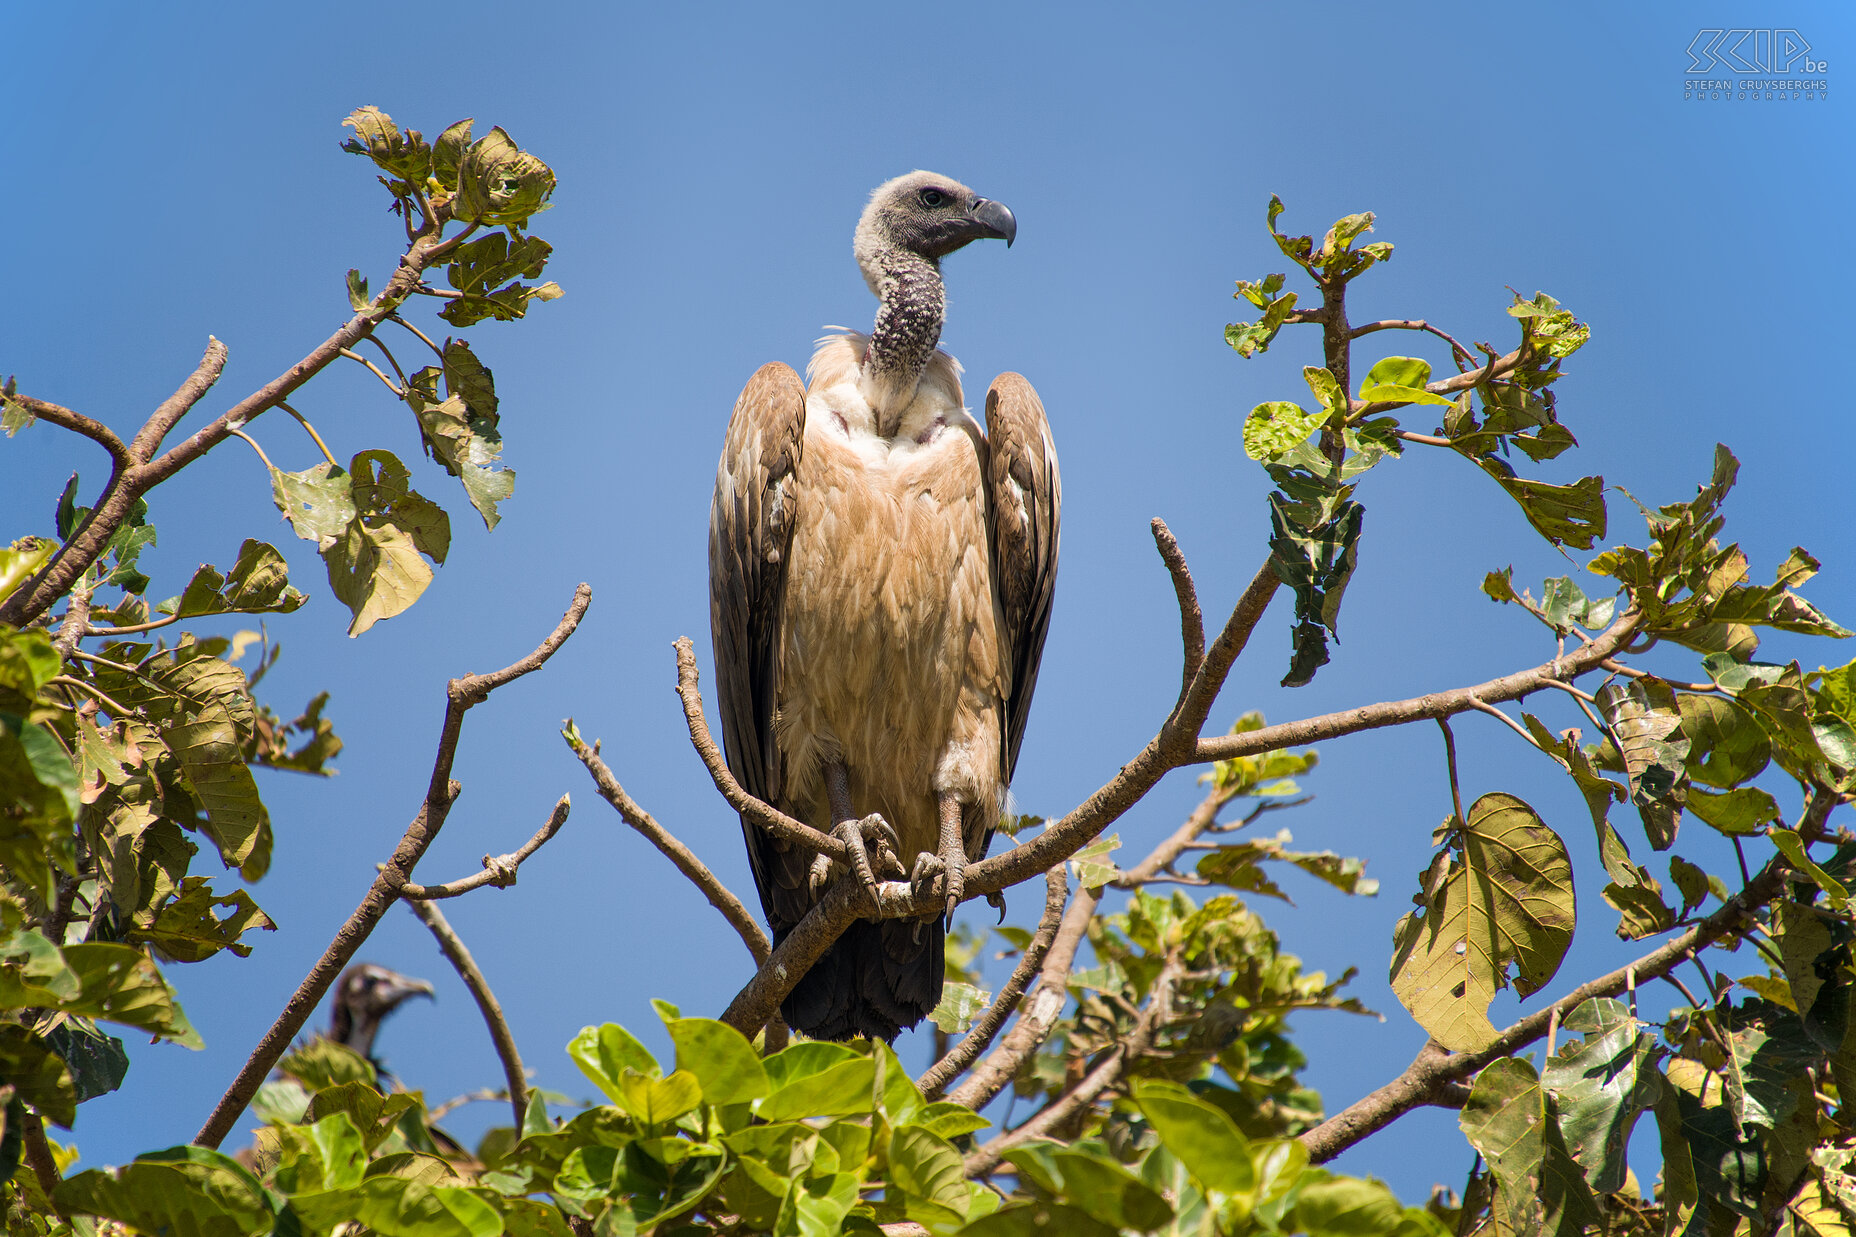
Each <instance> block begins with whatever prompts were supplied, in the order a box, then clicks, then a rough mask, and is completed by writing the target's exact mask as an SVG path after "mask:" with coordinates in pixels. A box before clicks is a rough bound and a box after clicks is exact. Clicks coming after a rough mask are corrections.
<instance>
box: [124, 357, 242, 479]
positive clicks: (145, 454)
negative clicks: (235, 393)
mask: <svg viewBox="0 0 1856 1237" xmlns="http://www.w3.org/2000/svg"><path fill="white" fill-rule="evenodd" d="M225 368H226V346H225V345H224V344H222V343H220V342H219V341H218V340H217V339H214V338H213V337H212V336H211V335H208V336H207V337H206V354H205V355H204V356H202V357H201V358H200V363H199V364H198V365H196V366H194V369H193V372H192V373H191V374H189V375H187V380H186V381H185V382H183V383H181V384H180V387H179V389H177V390H176V391H175V392H174V394H172V395H170V396H168V397H167V398H166V399H165V400H163V401H161V406H160V407H158V408H156V409H155V411H154V412H153V414H151V415H150V416H149V418H148V420H147V421H146V422H145V423H143V425H142V428H141V430H140V431H138V432H137V433H136V435H135V441H134V442H132V443H130V444H129V450H130V451H131V452H133V453H134V455H135V458H136V460H137V461H138V462H140V461H145V460H148V459H150V458H151V457H153V455H154V454H155V452H156V451H159V450H160V449H161V440H162V439H163V438H166V437H167V435H168V431H169V430H171V429H173V428H174V427H175V426H176V425H178V424H180V419H181V418H182V417H184V416H186V415H187V413H188V411H189V410H190V409H191V408H192V407H193V406H194V405H195V404H197V403H199V402H200V400H201V398H202V397H203V396H204V395H205V394H206V393H207V392H208V391H210V390H211V389H212V386H213V384H214V383H215V382H218V381H219V375H220V374H222V373H224V372H225Z"/></svg>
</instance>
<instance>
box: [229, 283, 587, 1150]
mask: <svg viewBox="0 0 1856 1237" xmlns="http://www.w3.org/2000/svg"><path fill="white" fill-rule="evenodd" d="M402 269H403V268H402ZM592 598H593V592H592V589H590V588H589V587H587V586H586V585H585V584H582V585H581V586H580V587H579V588H577V589H576V590H574V599H573V602H572V604H571V605H569V606H568V608H567V613H566V614H564V615H563V616H562V617H561V621H560V622H559V623H558V624H557V625H556V626H555V628H554V630H553V631H552V632H550V633H549V635H548V638H547V639H545V640H543V641H542V642H541V645H540V646H539V647H538V648H537V649H536V650H535V651H534V652H533V653H530V654H529V655H528V656H527V657H524V658H523V659H522V660H521V661H519V662H516V663H515V664H514V665H512V666H509V667H506V668H505V669H502V670H498V671H496V672H495V673H494V674H483V675H477V674H470V675H465V676H464V677H463V678H460V679H452V680H451V682H450V683H449V684H447V685H446V691H445V720H444V723H443V725H442V726H441V727H440V729H439V735H438V752H437V755H436V757H435V758H434V760H433V762H432V780H431V782H430V784H429V785H428V786H427V788H426V792H425V802H424V803H423V804H421V805H420V807H419V811H418V813H417V814H416V815H415V816H414V817H413V819H412V823H411V824H409V825H407V826H406V832H405V835H404V836H402V837H401V838H400V841H399V845H398V846H396V847H395V848H394V850H393V855H392V857H391V858H390V859H388V860H387V862H386V863H385V864H383V865H381V868H380V872H379V874H378V875H377V876H375V878H374V883H373V885H372V886H371V887H369V889H368V891H367V895H366V896H365V897H363V898H362V899H361V904H360V905H359V906H357V907H356V908H355V910H354V913H353V914H352V915H350V916H349V917H348V921H347V922H346V923H344V924H343V925H342V926H341V928H340V929H339V930H338V931H337V932H336V934H335V939H334V940H332V941H330V942H329V946H328V948H327V949H326V950H324V951H323V954H322V957H321V958H319V959H317V961H316V965H315V966H313V967H311V968H310V972H309V974H307V975H305V976H304V977H303V981H302V983H300V984H298V985H297V989H296V991H295V992H293V993H292V994H291V995H290V999H289V1000H288V1001H287V1002H285V1004H284V1008H283V1012H281V1013H280V1014H278V1015H277V1020H276V1021H275V1022H273V1023H272V1024H271V1027H270V1030H268V1031H266V1032H265V1033H264V1038H263V1039H261V1040H259V1041H258V1045H257V1047H255V1048H253V1049H252V1050H251V1056H250V1057H249V1058H247V1059H246V1061H245V1064H244V1067H243V1068H242V1069H240V1070H239V1072H238V1076H237V1077H236V1078H234V1079H233V1080H232V1085H231V1086H229V1087H228V1088H226V1093H225V1094H224V1095H222V1096H220V1097H219V1103H218V1104H217V1105H215V1106H214V1108H213V1111H212V1113H211V1114H210V1115H209V1116H208V1117H207V1118H206V1123H205V1124H204V1125H202V1126H201V1127H200V1132H199V1133H198V1134H196V1135H194V1139H193V1141H194V1142H195V1143H196V1144H198V1145H199V1146H202V1147H218V1146H219V1144H220V1143H221V1142H223V1141H224V1140H225V1136H226V1135H227V1134H229V1133H231V1132H232V1125H233V1123H234V1122H236V1121H237V1120H238V1118H239V1114H240V1113H242V1112H244V1111H245V1107H246V1106H247V1105H248V1104H250V1103H251V1097H252V1096H253V1095H255V1094H257V1091H258V1087H259V1085H260V1084H262V1083H263V1082H264V1079H265V1077H266V1075H268V1074H269V1073H270V1072H271V1070H272V1069H273V1068H275V1066H276V1065H277V1060H278V1058H279V1057H281V1056H283V1054H284V1050H285V1049H286V1048H288V1047H289V1046H290V1041H291V1040H292V1039H294V1038H295V1037H296V1035H297V1033H298V1032H299V1031H301V1030H302V1029H303V1025H304V1023H306V1022H308V1021H309V1016H310V1014H311V1013H312V1012H314V1011H315V1008H316V1006H317V1004H318V1003H320V1002H321V1000H322V998H323V996H324V995H325V994H326V993H327V992H328V990H329V987H330V985H332V984H333V983H334V982H335V978H336V976H338V975H340V974H341V972H342V969H343V968H344V967H346V966H347V965H348V963H349V961H350V960H351V959H353V957H354V955H355V952H356V951H357V950H358V949H360V948H361V945H362V943H363V942H365V941H366V940H367V938H368V936H369V934H370V933H372V932H373V930H374V925H375V924H377V923H379V922H380V918H381V916H382V915H384V914H386V912H387V908H388V907H390V906H392V905H393V903H394V901H395V900H396V899H397V898H398V897H399V891H400V889H401V888H402V887H404V886H405V884H406V882H407V881H408V880H409V879H410V878H411V876H412V871H413V868H414V867H416V866H417V865H418V862H419V860H420V859H421V858H422V857H423V856H424V855H425V852H426V850H427V849H428V848H429V847H430V846H431V844H432V841H433V839H434V838H436V837H437V836H438V831H439V829H441V828H442V827H443V826H444V823H445V817H446V816H447V815H449V814H450V811H451V805H452V804H453V803H455V802H456V801H457V797H458V792H459V789H460V787H459V786H458V784H457V783H456V782H454V781H452V780H451V767H452V763H453V761H454V760H455V759H456V757H457V745H458V734H459V731H460V730H461V729H462V727H463V724H464V714H465V713H467V712H469V710H470V709H471V707H472V706H473V705H476V704H480V703H482V702H483V700H484V699H486V698H487V697H488V696H489V694H490V692H491V691H493V690H495V689H496V688H498V687H501V686H502V685H503V684H505V683H508V682H510V681H512V680H514V679H517V678H519V677H521V676H522V675H524V674H527V673H529V672H530V671H531V670H534V669H537V668H538V667H540V666H541V665H542V664H543V663H545V662H546V661H547V660H548V658H549V657H551V656H553V654H554V651H555V650H556V649H558V648H560V647H561V645H562V644H563V643H564V642H565V641H566V640H567V638H568V637H569V636H571V635H573V633H574V629H575V628H576V627H578V626H579V625H580V620H581V618H583V617H584V616H585V614H586V609H587V606H588V605H589V604H590V603H591V601H592ZM518 1124H519V1123H518Z"/></svg>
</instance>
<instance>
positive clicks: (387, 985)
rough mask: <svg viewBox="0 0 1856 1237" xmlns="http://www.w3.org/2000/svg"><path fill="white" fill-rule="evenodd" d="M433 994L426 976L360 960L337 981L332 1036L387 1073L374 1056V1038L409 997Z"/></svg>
mask: <svg viewBox="0 0 1856 1237" xmlns="http://www.w3.org/2000/svg"><path fill="white" fill-rule="evenodd" d="M431 995H432V985H430V984H428V983H426V982H425V981H424V980H423V979H410V978H408V977H407V976H405V975H401V974H399V973H398V972H397V971H389V970H388V969H387V968H386V967H384V966H380V965H378V964H376V963H373V962H361V963H357V964H356V965H354V966H351V967H349V968H348V969H347V970H345V971H343V972H342V974H341V978H340V979H337V980H336V981H335V1006H334V1010H333V1012H332V1013H331V1015H330V1018H329V1038H330V1039H332V1040H334V1041H335V1042H336V1043H338V1044H343V1045H346V1046H347V1047H349V1048H352V1049H354V1050H355V1051H356V1052H358V1053H360V1054H361V1055H362V1056H364V1057H366V1058H367V1059H368V1060H369V1061H371V1062H373V1065H374V1068H375V1069H376V1070H379V1071H381V1072H382V1073H385V1072H386V1067H385V1066H384V1065H383V1064H382V1063H381V1061H380V1058H379V1057H376V1056H375V1055H374V1037H375V1036H376V1035H378V1034H379V1033H380V1024H381V1023H383V1022H385V1021H386V1020H387V1015H388V1014H390V1013H392V1012H393V1011H394V1010H396V1009H398V1008H399V1007H400V1005H401V1004H402V1003H404V1002H405V1001H406V999H407V998H408V997H414V996H425V997H429V996H431Z"/></svg>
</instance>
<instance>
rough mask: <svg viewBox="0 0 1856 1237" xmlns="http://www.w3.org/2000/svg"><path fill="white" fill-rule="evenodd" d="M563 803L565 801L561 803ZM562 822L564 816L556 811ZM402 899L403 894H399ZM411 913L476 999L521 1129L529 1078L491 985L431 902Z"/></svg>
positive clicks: (411, 903)
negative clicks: (436, 943) (494, 1048)
mask: <svg viewBox="0 0 1856 1237" xmlns="http://www.w3.org/2000/svg"><path fill="white" fill-rule="evenodd" d="M561 802H562V803H563V804H565V803H566V800H565V799H562V801H561ZM556 811H557V812H558V813H559V814H560V816H561V818H562V819H563V820H565V819H566V812H565V811H562V810H561V809H558V808H557V809H556ZM401 896H402V897H404V896H405V894H404V893H403V892H402V894H401ZM406 904H407V905H408V906H410V907H412V913H413V914H415V915H417V916H418V917H419V918H420V919H421V920H422V921H423V922H424V923H425V926H426V927H428V928H430V929H431V930H432V935H433V936H435V937H437V938H438V948H439V949H440V950H442V951H443V952H444V955H445V957H446V958H448V959H449V960H450V962H451V965H452V967H453V968H454V969H455V970H456V971H457V973H458V976H459V978H461V979H462V980H463V981H464V986H465V987H466V988H469V989H470V994H471V996H472V997H474V998H475V999H476V1002H477V1008H478V1009H480V1010H482V1011H483V1020H484V1022H486V1023H487V1024H489V1028H490V1039H491V1040H493V1041H494V1042H495V1044H496V1055H497V1056H498V1057H500V1058H502V1062H503V1079H504V1081H505V1082H506V1083H507V1084H508V1086H509V1106H510V1107H511V1108H513V1109H515V1114H516V1117H515V1127H516V1129H518V1130H520V1129H521V1128H522V1118H523V1117H524V1116H525V1115H526V1114H527V1112H528V1075H527V1074H525V1073H524V1072H523V1070H522V1054H521V1053H519V1052H517V1051H516V1037H515V1036H514V1035H511V1034H510V1033H509V1022H508V1020H507V1019H505V1018H504V1017H503V1007H502V1006H501V1005H499V1004H498V1003H497V1000H496V994H495V993H494V992H491V991H490V983H489V981H488V980H486V979H485V978H484V977H483V972H482V971H481V970H479V969H478V968H477V960H476V959H475V958H472V957H471V956H470V950H468V949H466V948H465V947H464V942H463V940H462V939H461V938H460V937H459V936H458V934H457V933H456V932H455V931H454V930H453V929H452V927H451V925H450V923H448V922H447V921H446V919H445V915H444V912H443V911H441V910H439V909H438V908H437V907H436V906H434V905H432V904H431V903H430V902H420V901H414V900H411V899H408V900H407V903H406Z"/></svg>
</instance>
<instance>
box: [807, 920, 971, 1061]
mask: <svg viewBox="0 0 1856 1237" xmlns="http://www.w3.org/2000/svg"><path fill="white" fill-rule="evenodd" d="M917 928H919V929H920V932H921V939H920V940H919V941H917V940H916V939H915V936H916V931H917ZM945 959H946V935H945V933H944V932H943V930H942V927H941V924H940V923H939V922H929V923H923V922H921V921H918V920H914V919H892V920H887V921H885V922H882V923H877V922H874V921H872V920H868V919H859V920H857V921H855V922H854V923H852V924H851V926H850V927H849V928H848V929H846V930H845V933H844V935H843V936H841V937H839V938H838V940H837V942H836V943H835V944H833V945H832V947H831V948H830V949H828V950H826V951H825V954H824V956H823V957H821V958H820V959H819V960H818V961H817V962H816V963H814V964H813V966H812V969H811V970H809V971H807V972H806V973H805V975H803V976H802V977H801V978H800V980H799V982H798V984H796V985H795V986H794V987H793V990H792V992H791V993H790V994H788V996H787V998H786V1000H785V1001H784V1002H782V1003H781V1005H780V1016H781V1017H782V1018H784V1019H785V1020H786V1024H787V1025H788V1026H790V1027H791V1028H793V1030H795V1031H798V1032H800V1033H801V1034H804V1035H807V1036H810V1037H811V1038H813V1039H830V1040H843V1039H851V1038H854V1037H855V1036H859V1035H862V1036H866V1037H868V1038H870V1039H881V1040H884V1041H893V1040H894V1039H895V1038H896V1036H897V1035H899V1034H901V1032H902V1029H903V1028H904V1027H912V1026H914V1025H915V1024H916V1023H918V1022H920V1021H921V1020H922V1019H923V1018H925V1017H927V1016H928V1014H929V1013H930V1012H932V1011H933V1009H934V1007H935V1006H936V1005H938V1004H940V1002H941V985H942V982H943V980H944V979H945V977H946V974H947V963H946V961H945Z"/></svg>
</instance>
